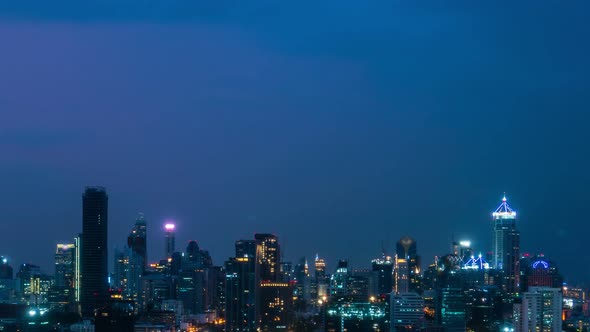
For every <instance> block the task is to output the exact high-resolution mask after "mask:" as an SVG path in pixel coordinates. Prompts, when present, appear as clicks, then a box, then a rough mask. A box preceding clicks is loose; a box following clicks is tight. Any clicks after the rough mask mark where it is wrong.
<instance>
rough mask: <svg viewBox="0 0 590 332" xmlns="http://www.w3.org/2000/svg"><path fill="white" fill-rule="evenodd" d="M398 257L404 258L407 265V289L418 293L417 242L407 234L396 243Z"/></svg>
mask: <svg viewBox="0 0 590 332" xmlns="http://www.w3.org/2000/svg"><path fill="white" fill-rule="evenodd" d="M395 249H396V254H397V258H398V259H404V260H406V263H407V266H408V278H409V284H408V287H409V291H410V292H417V293H420V292H421V290H420V273H421V272H420V269H421V268H420V256H418V243H417V242H416V240H414V239H412V238H411V237H409V236H404V237H402V238H401V239H400V240H399V241H397V244H396V248H395Z"/></svg>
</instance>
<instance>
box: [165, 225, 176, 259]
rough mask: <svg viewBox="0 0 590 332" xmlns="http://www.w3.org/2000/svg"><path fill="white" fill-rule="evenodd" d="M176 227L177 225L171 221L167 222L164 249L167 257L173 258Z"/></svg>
mask: <svg viewBox="0 0 590 332" xmlns="http://www.w3.org/2000/svg"><path fill="white" fill-rule="evenodd" d="M175 229H176V225H175V224H173V223H171V222H167V223H166V224H165V225H164V231H165V235H164V236H165V241H164V245H165V247H164V250H165V255H166V256H165V257H166V258H171V257H172V254H173V253H174V251H175V245H176V242H175V236H174V230H175Z"/></svg>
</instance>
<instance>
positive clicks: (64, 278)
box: [55, 243, 76, 289]
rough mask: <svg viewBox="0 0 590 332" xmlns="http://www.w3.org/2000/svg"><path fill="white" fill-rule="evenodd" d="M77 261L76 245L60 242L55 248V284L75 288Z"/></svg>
mask: <svg viewBox="0 0 590 332" xmlns="http://www.w3.org/2000/svg"><path fill="white" fill-rule="evenodd" d="M75 262H76V245H75V244H74V243H60V244H58V245H57V248H56V250H55V285H56V286H57V287H64V288H68V289H73V288H74V270H75V269H74V265H75Z"/></svg>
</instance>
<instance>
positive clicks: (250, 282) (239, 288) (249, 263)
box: [225, 243, 257, 331]
mask: <svg viewBox="0 0 590 332" xmlns="http://www.w3.org/2000/svg"><path fill="white" fill-rule="evenodd" d="M237 247H238V244H237V243H236V248H237ZM225 270H226V279H225V329H226V331H255V330H256V327H257V319H256V279H257V278H256V260H255V257H252V256H248V254H245V255H242V256H238V255H236V257H235V258H231V259H230V260H228V261H227V262H225Z"/></svg>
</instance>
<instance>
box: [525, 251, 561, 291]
mask: <svg viewBox="0 0 590 332" xmlns="http://www.w3.org/2000/svg"><path fill="white" fill-rule="evenodd" d="M519 280H520V291H521V292H526V291H528V289H529V287H533V286H536V287H551V288H560V287H561V286H562V285H563V277H562V276H561V275H560V274H559V270H558V269H557V265H556V264H555V263H554V262H552V261H550V260H549V259H547V258H546V257H545V256H543V255H537V256H532V257H531V256H528V257H523V258H521V259H520V278H519Z"/></svg>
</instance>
